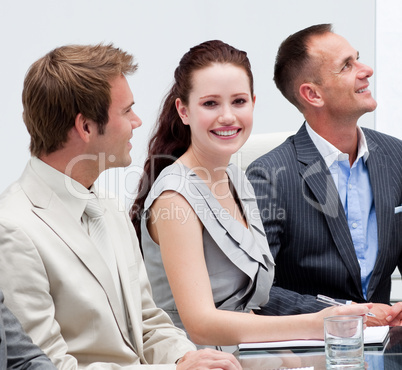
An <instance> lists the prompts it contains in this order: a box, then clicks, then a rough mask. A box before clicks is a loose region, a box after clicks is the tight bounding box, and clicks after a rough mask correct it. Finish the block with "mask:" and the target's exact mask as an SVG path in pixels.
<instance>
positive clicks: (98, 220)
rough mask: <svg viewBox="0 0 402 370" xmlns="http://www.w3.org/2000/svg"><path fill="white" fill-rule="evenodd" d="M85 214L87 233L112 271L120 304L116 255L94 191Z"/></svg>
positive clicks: (120, 295)
mask: <svg viewBox="0 0 402 370" xmlns="http://www.w3.org/2000/svg"><path fill="white" fill-rule="evenodd" d="M84 212H85V214H86V215H87V216H88V233H89V236H90V237H91V239H92V241H93V242H94V243H95V245H96V247H97V248H98V250H99V252H100V254H101V255H102V257H103V259H104V260H105V262H106V265H107V266H108V267H109V270H110V272H111V273H112V277H113V282H114V285H115V287H116V290H117V295H118V297H119V299H120V303H121V304H122V302H123V299H122V291H121V285H120V279H119V273H118V271H117V264H116V256H115V254H114V251H113V247H112V243H111V240H110V237H109V234H108V232H107V228H106V222H105V220H104V217H103V215H104V210H103V209H102V208H101V207H100V204H99V200H98V198H97V197H96V195H95V194H94V193H90V198H89V199H88V203H87V206H86V207H85V211H84Z"/></svg>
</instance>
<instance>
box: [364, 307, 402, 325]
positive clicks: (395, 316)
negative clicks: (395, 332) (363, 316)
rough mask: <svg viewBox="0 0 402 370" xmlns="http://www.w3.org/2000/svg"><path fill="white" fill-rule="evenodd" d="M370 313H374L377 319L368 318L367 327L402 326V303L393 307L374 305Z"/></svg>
mask: <svg viewBox="0 0 402 370" xmlns="http://www.w3.org/2000/svg"><path fill="white" fill-rule="evenodd" d="M370 312H372V313H374V314H375V315H376V317H370V316H369V317H367V318H368V320H367V326H381V325H390V326H400V325H402V302H398V303H395V304H394V305H393V306H389V305H387V304H382V303H374V304H373V307H372V308H371V309H370Z"/></svg>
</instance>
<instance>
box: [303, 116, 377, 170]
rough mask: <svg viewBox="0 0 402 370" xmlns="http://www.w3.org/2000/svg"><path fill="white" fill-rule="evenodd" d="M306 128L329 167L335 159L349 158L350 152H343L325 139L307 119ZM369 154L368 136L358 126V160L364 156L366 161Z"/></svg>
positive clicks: (343, 159)
mask: <svg viewBox="0 0 402 370" xmlns="http://www.w3.org/2000/svg"><path fill="white" fill-rule="evenodd" d="M306 130H307V133H308V134H309V136H310V138H311V140H312V141H313V143H314V145H315V146H316V147H317V150H318V151H319V152H320V154H321V155H322V157H323V158H324V161H325V164H326V165H327V167H328V168H330V167H331V166H332V164H333V163H334V162H335V161H345V160H349V154H347V153H342V152H341V151H340V150H339V149H337V148H336V147H335V146H333V145H332V144H331V143H330V142H329V141H327V140H325V139H324V138H323V137H321V136H320V135H318V134H317V133H316V132H315V131H314V130H313V129H312V128H311V126H310V125H309V124H308V122H307V121H306ZM368 156H369V151H368V147H367V141H366V137H365V135H364V132H363V130H362V129H361V128H360V127H359V126H357V157H356V161H355V162H357V161H358V160H359V159H360V158H363V161H364V162H366V161H367V158H368Z"/></svg>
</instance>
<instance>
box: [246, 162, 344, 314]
mask: <svg viewBox="0 0 402 370" xmlns="http://www.w3.org/2000/svg"><path fill="white" fill-rule="evenodd" d="M283 170H284V169H283V168H282V167H281V165H280V164H279V163H278V164H277V165H273V164H271V163H269V164H268V163H265V161H264V160H263V159H259V160H256V161H254V162H253V163H252V164H251V165H250V166H249V167H248V168H247V171H246V175H247V177H248V179H249V181H250V182H251V184H252V185H253V188H254V192H255V195H256V199H257V204H258V208H259V211H260V215H261V219H262V223H263V225H264V231H265V234H266V236H267V240H268V244H269V247H270V250H271V253H272V256H273V257H274V260H276V258H277V256H278V254H279V253H280V252H281V249H282V248H284V247H285V243H286V235H285V232H286V231H285V230H286V222H287V221H286V210H287V207H291V205H288V204H287V199H286V194H285V191H286V189H285V188H286V186H285V185H283V184H281V183H280V181H279V178H280V173H281V172H282V171H283ZM341 302H346V301H341ZM325 307H327V306H326V305H325V304H323V303H320V302H317V301H316V299H315V296H312V295H302V294H299V293H297V292H294V291H291V290H288V289H284V288H281V287H278V286H276V285H275V280H274V284H273V286H272V288H271V291H270V294H269V301H268V303H267V304H266V305H265V306H264V307H261V310H260V311H256V313H257V314H261V315H277V316H279V315H294V314H300V313H311V312H317V311H319V310H321V309H323V308H325Z"/></svg>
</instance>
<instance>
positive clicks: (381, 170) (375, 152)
mask: <svg viewBox="0 0 402 370" xmlns="http://www.w3.org/2000/svg"><path fill="white" fill-rule="evenodd" d="M365 134H366V140H367V146H368V148H369V153H370V154H369V157H368V159H367V168H368V171H369V176H370V183H371V188H372V191H373V197H374V206H375V212H376V217H377V230H378V255H377V260H376V263H375V266H374V270H373V274H372V276H371V279H370V283H369V288H368V292H367V299H368V300H369V299H370V297H371V295H372V294H373V293H374V291H375V288H376V287H377V285H378V282H379V281H380V278H381V275H382V269H383V266H384V261H385V257H386V256H385V254H386V249H387V245H389V243H390V239H389V238H390V237H391V235H392V225H393V213H392V212H393V210H394V205H393V204H392V197H391V195H390V194H384V190H385V189H391V174H390V168H389V165H388V164H387V158H386V156H385V155H384V154H383V153H382V152H381V150H380V149H379V147H378V145H377V144H376V143H375V142H374V141H373V140H372V139H371V137H370V136H369V134H368V133H367V132H366V131H365Z"/></svg>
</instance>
